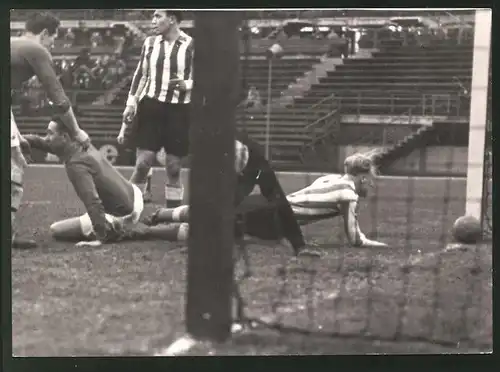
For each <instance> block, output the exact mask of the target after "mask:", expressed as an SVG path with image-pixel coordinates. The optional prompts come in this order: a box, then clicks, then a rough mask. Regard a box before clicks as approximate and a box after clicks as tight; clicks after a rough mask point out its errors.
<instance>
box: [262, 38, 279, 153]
mask: <svg viewBox="0 0 500 372" xmlns="http://www.w3.org/2000/svg"><path fill="white" fill-rule="evenodd" d="M282 53H283V48H282V47H281V46H280V45H279V44H273V45H272V46H271V47H270V48H269V49H268V50H267V52H266V55H267V60H268V74H267V110H266V145H265V156H266V159H267V160H269V161H271V143H270V142H271V109H272V107H271V97H272V85H273V60H274V59H277V58H279V57H280V56H281V54H282Z"/></svg>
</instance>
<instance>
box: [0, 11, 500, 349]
mask: <svg viewBox="0 0 500 372" xmlns="http://www.w3.org/2000/svg"><path fill="white" fill-rule="evenodd" d="M332 5H333V4H332ZM68 6H69V4H68ZM491 31H492V10H491V9H482V8H481V9H480V8H477V9H473V8H469V9H453V8H450V9H432V8H425V9H412V8H404V9H403V8H401V9H397V8H392V9H390V8H385V9H383V8H380V9H378V8H367V9H362V8H356V9H354V8H353V9H262V10H259V9H223V8H221V9H177V8H173V9H11V10H10V58H9V63H10V73H11V76H10V89H11V101H10V138H11V139H10V142H11V155H10V157H11V181H10V188H11V192H10V193H11V249H10V250H9V249H8V247H4V248H7V249H4V250H5V251H6V252H7V253H6V254H7V255H9V257H10V266H11V280H10V284H9V286H11V288H12V289H11V294H12V306H11V320H12V356H13V357H181V356H268V355H274V356H276V355H280V356H290V355H373V354H379V355H380V354H383V355H392V354H416V355H420V354H490V353H492V351H493V310H492V307H493V306H492V292H493V285H492V275H493V270H492V235H493V209H492V182H493V181H492V176H493V174H492V164H493V152H492V151H493V147H492V106H491V101H492V92H491V88H492V80H491V79H492V78H491V76H492V63H491V61H492V58H491ZM5 112H7V109H6V110H5ZM5 147H6V146H5ZM5 234H7V233H6V232H5ZM4 253H5V252H4ZM2 327H3V326H2Z"/></svg>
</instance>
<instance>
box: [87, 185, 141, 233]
mask: <svg viewBox="0 0 500 372" xmlns="http://www.w3.org/2000/svg"><path fill="white" fill-rule="evenodd" d="M132 187H133V188H134V208H133V210H132V213H130V214H129V215H128V216H122V217H116V216H112V215H110V214H107V213H106V220H107V221H108V222H110V223H112V222H113V221H115V220H118V219H125V218H127V219H128V218H131V220H132V223H134V224H135V223H137V222H139V218H141V214H142V211H143V210H144V199H143V197H142V192H141V189H139V188H138V187H137V186H136V185H134V184H132ZM80 226H81V228H82V233H83V235H84V236H85V237H89V236H90V235H92V234H93V233H94V227H93V226H92V221H91V220H90V216H89V215H88V213H85V214H84V215H83V216H81V217H80Z"/></svg>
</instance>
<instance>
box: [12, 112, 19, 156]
mask: <svg viewBox="0 0 500 372" xmlns="http://www.w3.org/2000/svg"><path fill="white" fill-rule="evenodd" d="M19 145H20V144H19V130H18V129H17V124H16V120H15V119H14V113H13V112H12V109H11V110H10V147H18V146H19Z"/></svg>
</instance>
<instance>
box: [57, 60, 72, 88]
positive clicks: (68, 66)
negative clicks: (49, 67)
mask: <svg viewBox="0 0 500 372" xmlns="http://www.w3.org/2000/svg"><path fill="white" fill-rule="evenodd" d="M72 69H73V63H72V62H70V61H68V60H66V59H63V60H62V61H61V75H60V76H59V81H60V82H61V85H62V86H63V87H64V88H71V87H72V86H73V74H72Z"/></svg>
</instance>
